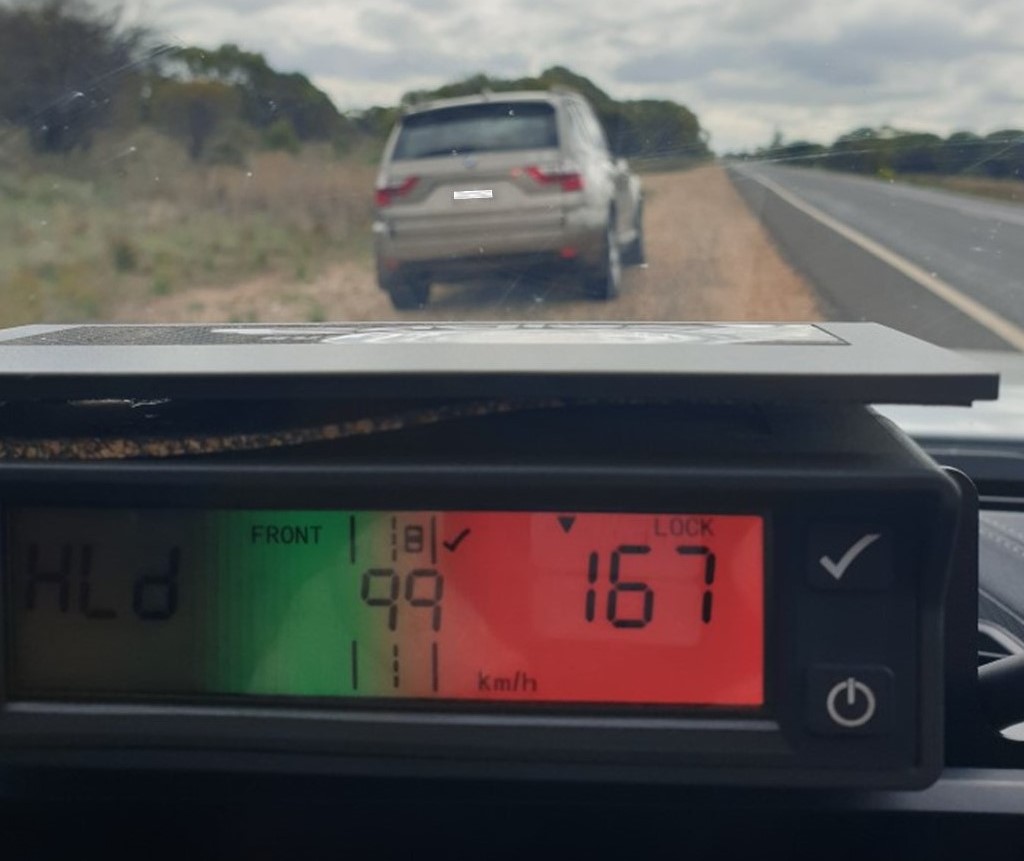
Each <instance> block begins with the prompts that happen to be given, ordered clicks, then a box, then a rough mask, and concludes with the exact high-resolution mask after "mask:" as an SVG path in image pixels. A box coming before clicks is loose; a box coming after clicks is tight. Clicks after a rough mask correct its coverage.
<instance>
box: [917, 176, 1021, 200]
mask: <svg viewBox="0 0 1024 861" xmlns="http://www.w3.org/2000/svg"><path fill="white" fill-rule="evenodd" d="M899 179H900V181H901V182H908V183H910V184H912V185H925V186H930V187H932V188H942V189H945V190H946V191H957V192H960V193H961V194H971V195H974V196H975V197H988V198H992V199H994V200H1007V201H1010V202H1012V203H1024V182H1022V181H1021V180H1020V179H991V178H988V177H984V176H928V175H925V174H919V175H904V176H900V177H899Z"/></svg>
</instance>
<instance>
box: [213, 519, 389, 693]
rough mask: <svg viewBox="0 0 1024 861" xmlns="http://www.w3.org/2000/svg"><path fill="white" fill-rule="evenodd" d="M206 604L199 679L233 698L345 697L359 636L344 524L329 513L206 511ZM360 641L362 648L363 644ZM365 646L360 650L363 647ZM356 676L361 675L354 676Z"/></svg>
mask: <svg viewBox="0 0 1024 861" xmlns="http://www.w3.org/2000/svg"><path fill="white" fill-rule="evenodd" d="M207 518H208V520H207V524H206V525H207V533H206V534H207V542H208V546H207V556H206V558H207V559H208V560H209V561H208V563H207V565H208V566H209V569H208V570H209V572H210V573H211V574H212V572H213V571H216V576H210V578H209V583H210V586H211V588H210V592H209V594H210V602H209V605H208V608H207V613H208V614H209V615H208V617H207V619H206V635H205V639H206V642H207V649H206V651H207V658H206V667H205V683H206V686H207V688H208V689H209V690H212V691H219V692H225V693H235V694H268V695H273V694H287V695H292V696H339V695H344V696H353V695H359V694H364V695H365V694H372V693H374V692H373V691H372V690H367V689H366V687H365V682H367V681H369V677H368V676H367V678H366V679H365V680H364V688H363V689H362V690H360V689H359V688H358V687H356V686H354V684H353V683H354V682H358V679H354V678H353V673H352V669H351V666H352V662H351V656H350V654H349V649H350V644H351V642H352V641H353V640H359V641H363V642H367V637H366V636H365V635H366V634H367V633H369V632H366V631H363V630H362V629H361V626H363V627H365V626H366V624H367V616H366V613H365V608H364V607H362V606H361V602H360V592H359V588H360V582H359V578H360V574H361V570H360V569H358V568H357V567H356V565H355V564H353V562H352V542H351V532H352V528H353V524H355V528H356V529H359V530H363V529H366V528H367V526H368V525H369V521H371V520H373V519H374V518H373V516H372V515H364V516H363V517H357V516H356V515H354V514H351V513H349V512H338V511H331V512H328V511H325V512H315V511H312V512H311V511H305V512H303V511H233V512H216V513H210V514H208V515H207ZM367 645H369V644H368V643H367ZM364 648H365V647H364ZM364 675H366V674H364Z"/></svg>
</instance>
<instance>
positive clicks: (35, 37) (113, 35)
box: [0, 0, 151, 152]
mask: <svg viewBox="0 0 1024 861" xmlns="http://www.w3.org/2000/svg"><path fill="white" fill-rule="evenodd" d="M147 41H148V35H147V34H146V33H145V32H144V31H143V30H140V29H125V28H122V27H121V26H120V21H119V17H118V15H117V13H116V12H106V13H101V12H98V11H96V9H95V8H93V6H91V5H90V4H89V3H88V2H86V0H43V2H29V0H17V2H3V0H0V117H2V118H4V119H6V120H7V121H8V122H9V123H11V124H13V125H17V126H21V127H23V128H25V129H27V130H28V132H29V137H30V140H31V142H32V146H33V148H34V149H36V150H37V151H40V152H69V151H71V150H73V149H76V148H78V147H87V146H88V145H89V143H90V141H91V138H92V133H93V131H94V130H95V128H96V127H97V126H99V125H100V124H101V123H102V122H103V121H104V120H105V118H106V116H107V115H108V113H109V110H110V107H111V105H112V104H113V101H114V99H115V97H116V95H117V93H118V91H119V89H120V88H121V87H122V86H123V85H124V84H125V83H126V82H127V81H128V80H130V79H131V78H132V76H134V75H137V74H138V73H139V72H140V68H141V65H142V64H144V63H145V61H146V59H147V58H148V57H149V56H151V53H150V52H149V51H147Z"/></svg>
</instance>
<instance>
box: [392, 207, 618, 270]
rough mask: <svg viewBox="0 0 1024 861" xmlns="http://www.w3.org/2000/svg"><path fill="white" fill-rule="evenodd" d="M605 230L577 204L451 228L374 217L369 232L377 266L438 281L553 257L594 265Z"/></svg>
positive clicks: (601, 250) (601, 251) (548, 261)
mask: <svg viewBox="0 0 1024 861" xmlns="http://www.w3.org/2000/svg"><path fill="white" fill-rule="evenodd" d="M606 230H607V226H606V224H605V222H604V221H603V220H602V219H601V218H600V217H598V218H597V219H595V218H594V216H593V214H592V213H591V212H590V211H588V210H585V209H578V210H573V211H569V212H566V213H563V214H559V215H558V216H557V217H555V218H550V219H543V220H541V219H529V220H524V219H504V220H493V221H488V222H486V223H482V222H481V221H476V222H466V223H463V224H461V225H459V226H458V228H457V229H456V228H454V226H453V225H451V224H445V225H438V229H422V228H420V229H415V230H414V229H406V228H405V227H404V225H403V223H402V221H401V220H400V219H395V220H392V219H387V218H381V217H378V219H377V220H376V221H375V222H374V225H373V236H374V247H375V250H376V253H377V260H378V262H379V265H380V266H381V268H382V269H384V270H388V271H397V270H398V269H402V270H405V271H413V270H415V271H417V272H422V273H425V274H430V275H431V276H432V277H434V278H437V279H441V280H443V279H444V278H453V279H454V278H471V277H473V276H474V275H477V274H484V273H487V272H492V271H495V270H505V269H510V268H521V267H528V266H530V265H550V264H551V263H553V262H555V263H557V262H561V263H563V264H565V263H571V264H575V265H582V266H584V267H595V266H598V265H600V264H601V262H602V261H603V259H604V253H605V252H604V241H605V235H606Z"/></svg>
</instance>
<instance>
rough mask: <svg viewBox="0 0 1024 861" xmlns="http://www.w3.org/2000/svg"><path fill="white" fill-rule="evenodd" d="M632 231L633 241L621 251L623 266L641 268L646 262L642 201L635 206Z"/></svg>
mask: <svg viewBox="0 0 1024 861" xmlns="http://www.w3.org/2000/svg"><path fill="white" fill-rule="evenodd" d="M633 231H634V235H633V241H632V242H630V243H629V245H627V246H626V247H625V248H623V249H622V265H623V266H643V264H644V263H646V262H647V252H646V251H644V202H643V200H641V201H640V202H639V203H637V205H636V215H634V216H633Z"/></svg>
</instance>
